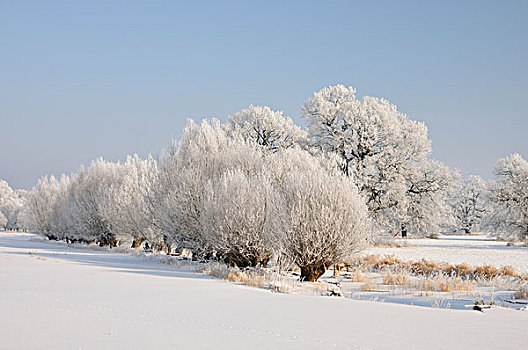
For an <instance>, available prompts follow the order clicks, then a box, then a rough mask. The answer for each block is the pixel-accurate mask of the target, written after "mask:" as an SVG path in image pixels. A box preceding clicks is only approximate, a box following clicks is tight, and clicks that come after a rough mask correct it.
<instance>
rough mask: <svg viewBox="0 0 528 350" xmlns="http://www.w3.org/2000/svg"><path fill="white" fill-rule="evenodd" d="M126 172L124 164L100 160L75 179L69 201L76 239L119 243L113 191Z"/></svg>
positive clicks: (80, 171)
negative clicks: (115, 224)
mask: <svg viewBox="0 0 528 350" xmlns="http://www.w3.org/2000/svg"><path fill="white" fill-rule="evenodd" d="M122 170H123V167H122V166H121V165H119V164H115V163H110V162H107V161H105V160H103V159H102V158H99V159H97V160H95V161H94V162H93V163H92V164H91V165H90V167H89V168H87V169H85V168H81V169H80V170H79V172H78V173H77V174H75V176H73V178H72V179H71V182H70V186H69V188H68V202H67V210H68V214H69V216H70V223H71V225H72V227H71V233H72V235H73V237H72V238H73V239H75V240H82V241H94V240H96V241H99V243H100V245H101V246H104V245H109V246H110V247H113V246H115V245H116V244H117V236H116V229H115V227H114V226H113V225H114V220H115V218H114V217H113V215H114V214H115V212H116V210H115V208H114V206H115V201H114V198H113V195H112V191H111V188H112V186H114V185H115V184H118V183H119V182H120V181H121V179H122V177H123V171H122Z"/></svg>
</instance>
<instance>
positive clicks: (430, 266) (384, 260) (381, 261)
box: [355, 254, 528, 280]
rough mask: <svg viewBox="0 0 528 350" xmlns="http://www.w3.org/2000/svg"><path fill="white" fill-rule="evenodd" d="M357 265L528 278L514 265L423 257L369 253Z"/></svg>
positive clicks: (421, 273)
mask: <svg viewBox="0 0 528 350" xmlns="http://www.w3.org/2000/svg"><path fill="white" fill-rule="evenodd" d="M355 265H356V266H359V267H363V268H373V269H374V270H377V271H383V270H387V269H390V270H395V269H401V270H407V271H409V272H411V273H412V274H414V275H421V276H428V275H434V274H438V273H443V274H447V275H452V276H459V277H470V278H475V277H480V278H486V279H492V278H496V277H498V276H508V277H515V278H519V279H521V280H528V274H526V275H522V276H521V275H519V274H518V273H517V271H515V269H514V268H513V267H512V266H509V265H507V266H503V267H501V268H500V269H497V268H496V267H494V266H491V265H482V266H476V267H472V266H471V265H469V264H466V263H461V264H457V265H451V264H449V263H446V262H438V261H431V260H427V259H422V260H418V261H402V260H401V259H399V258H397V257H396V256H394V255H384V256H380V255H375V254H371V255H367V256H365V257H363V258H360V259H359V260H357V261H356V262H355Z"/></svg>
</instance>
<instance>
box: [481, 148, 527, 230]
mask: <svg viewBox="0 0 528 350" xmlns="http://www.w3.org/2000/svg"><path fill="white" fill-rule="evenodd" d="M495 175H496V179H495V180H494V181H492V182H491V184H490V202H491V206H490V207H491V208H490V210H491V213H490V217H489V224H490V226H491V227H492V228H493V229H494V230H495V231H496V232H497V233H499V234H502V235H503V236H505V237H515V236H517V237H519V238H521V239H527V238H528V162H527V161H526V160H524V159H523V158H522V157H521V156H520V155H519V154H512V155H511V156H509V157H507V158H504V159H501V160H499V162H498V163H497V166H496V168H495Z"/></svg>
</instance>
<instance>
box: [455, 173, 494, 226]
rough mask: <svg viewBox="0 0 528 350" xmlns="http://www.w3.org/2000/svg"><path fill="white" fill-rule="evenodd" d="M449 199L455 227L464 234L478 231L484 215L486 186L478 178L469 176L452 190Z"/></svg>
mask: <svg viewBox="0 0 528 350" xmlns="http://www.w3.org/2000/svg"><path fill="white" fill-rule="evenodd" d="M454 190H455V193H453V196H452V199H451V205H452V207H453V211H454V215H455V220H456V227H457V229H462V230H464V231H465V232H466V233H471V232H473V231H474V230H478V229H479V227H480V223H481V222H482V219H483V218H484V216H485V214H486V205H487V203H486V198H487V196H488V186H487V184H486V181H484V180H483V179H482V178H481V177H480V176H477V175H470V176H468V177H467V178H466V179H464V181H462V182H461V183H460V184H459V185H458V186H456V188H454Z"/></svg>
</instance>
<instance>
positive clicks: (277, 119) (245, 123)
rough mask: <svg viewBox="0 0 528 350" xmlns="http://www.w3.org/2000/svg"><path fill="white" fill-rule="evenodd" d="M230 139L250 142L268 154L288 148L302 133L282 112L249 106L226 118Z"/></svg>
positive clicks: (302, 136)
mask: <svg viewBox="0 0 528 350" xmlns="http://www.w3.org/2000/svg"><path fill="white" fill-rule="evenodd" d="M227 129H228V132H229V134H230V135H231V136H232V137H241V138H242V139H245V140H251V141H252V142H256V143H257V144H258V145H260V146H262V147H264V148H265V149H267V150H269V151H270V152H276V151H278V150H280V149H285V148H290V147H293V146H294V145H296V144H298V143H299V141H300V140H301V139H303V138H304V132H303V131H302V130H301V128H300V127H298V126H297V125H295V123H294V122H293V120H292V119H291V118H289V117H284V116H283V113H282V111H272V110H271V109H270V108H269V107H259V106H249V107H248V108H246V109H244V110H242V111H240V112H237V113H235V114H234V115H232V116H230V117H229V118H228V125H227Z"/></svg>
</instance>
